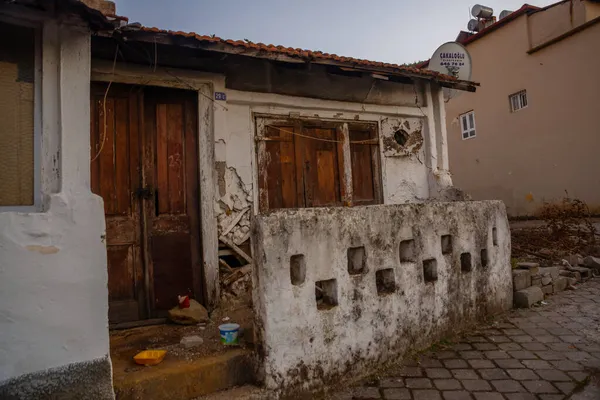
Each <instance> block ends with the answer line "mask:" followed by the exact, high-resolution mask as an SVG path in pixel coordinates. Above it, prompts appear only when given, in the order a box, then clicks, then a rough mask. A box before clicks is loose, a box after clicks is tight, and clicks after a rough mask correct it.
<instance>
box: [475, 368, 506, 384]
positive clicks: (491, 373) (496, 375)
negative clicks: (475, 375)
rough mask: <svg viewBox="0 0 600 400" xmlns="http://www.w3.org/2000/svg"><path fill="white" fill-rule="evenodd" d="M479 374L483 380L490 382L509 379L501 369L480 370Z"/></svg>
mask: <svg viewBox="0 0 600 400" xmlns="http://www.w3.org/2000/svg"><path fill="white" fill-rule="evenodd" d="M477 372H479V375H481V377H482V378H483V379H487V380H488V381H489V380H492V379H508V375H507V374H506V372H504V370H502V369H500V368H492V369H480V370H479V371H477Z"/></svg>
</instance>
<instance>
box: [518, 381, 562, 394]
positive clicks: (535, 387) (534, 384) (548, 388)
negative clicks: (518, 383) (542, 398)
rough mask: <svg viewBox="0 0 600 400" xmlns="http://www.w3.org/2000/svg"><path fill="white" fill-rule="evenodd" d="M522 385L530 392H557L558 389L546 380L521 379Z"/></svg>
mask: <svg viewBox="0 0 600 400" xmlns="http://www.w3.org/2000/svg"><path fill="white" fill-rule="evenodd" d="M523 386H525V387H526V388H527V390H528V391H529V392H530V393H557V392H558V389H557V388H555V387H554V386H552V384H551V383H550V382H546V381H523Z"/></svg>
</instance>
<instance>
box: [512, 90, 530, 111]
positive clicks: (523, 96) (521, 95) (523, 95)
mask: <svg viewBox="0 0 600 400" xmlns="http://www.w3.org/2000/svg"><path fill="white" fill-rule="evenodd" d="M513 98H514V99H516V100H517V103H518V105H519V108H515V107H514V104H513ZM523 100H525V105H523ZM508 106H509V107H510V112H511V113H515V112H517V111H521V110H522V109H524V108H527V107H528V106H529V97H528V96H527V89H523V90H519V91H518V92H515V93H512V94H509V95H508Z"/></svg>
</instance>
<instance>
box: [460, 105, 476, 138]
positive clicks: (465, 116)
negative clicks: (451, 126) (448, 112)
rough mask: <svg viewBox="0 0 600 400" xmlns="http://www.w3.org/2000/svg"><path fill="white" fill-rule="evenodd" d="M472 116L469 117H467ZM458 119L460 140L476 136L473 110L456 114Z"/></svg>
mask: <svg viewBox="0 0 600 400" xmlns="http://www.w3.org/2000/svg"><path fill="white" fill-rule="evenodd" d="M470 116H471V117H472V118H469V117H470ZM458 119H459V121H460V135H461V137H462V140H467V139H473V138H474V137H475V136H477V128H476V127H475V110H471V111H467V112H466V113H462V114H460V115H459V116H458Z"/></svg>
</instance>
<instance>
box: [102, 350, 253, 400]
mask: <svg viewBox="0 0 600 400" xmlns="http://www.w3.org/2000/svg"><path fill="white" fill-rule="evenodd" d="M254 381H255V379H254V361H253V352H252V350H250V349H242V348H234V349H230V350H228V351H226V352H224V353H221V354H217V355H212V356H207V357H202V358H198V359H194V360H182V359H169V357H167V358H165V360H164V361H163V362H162V363H160V364H158V365H155V366H152V367H144V368H127V369H124V370H116V371H114V373H113V385H114V389H115V394H116V397H117V400H141V399H143V400H163V399H165V400H166V399H177V400H189V399H194V398H197V397H199V396H203V395H206V394H209V393H213V392H218V391H221V390H226V389H230V388H233V387H235V386H242V385H246V384H251V383H254Z"/></svg>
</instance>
